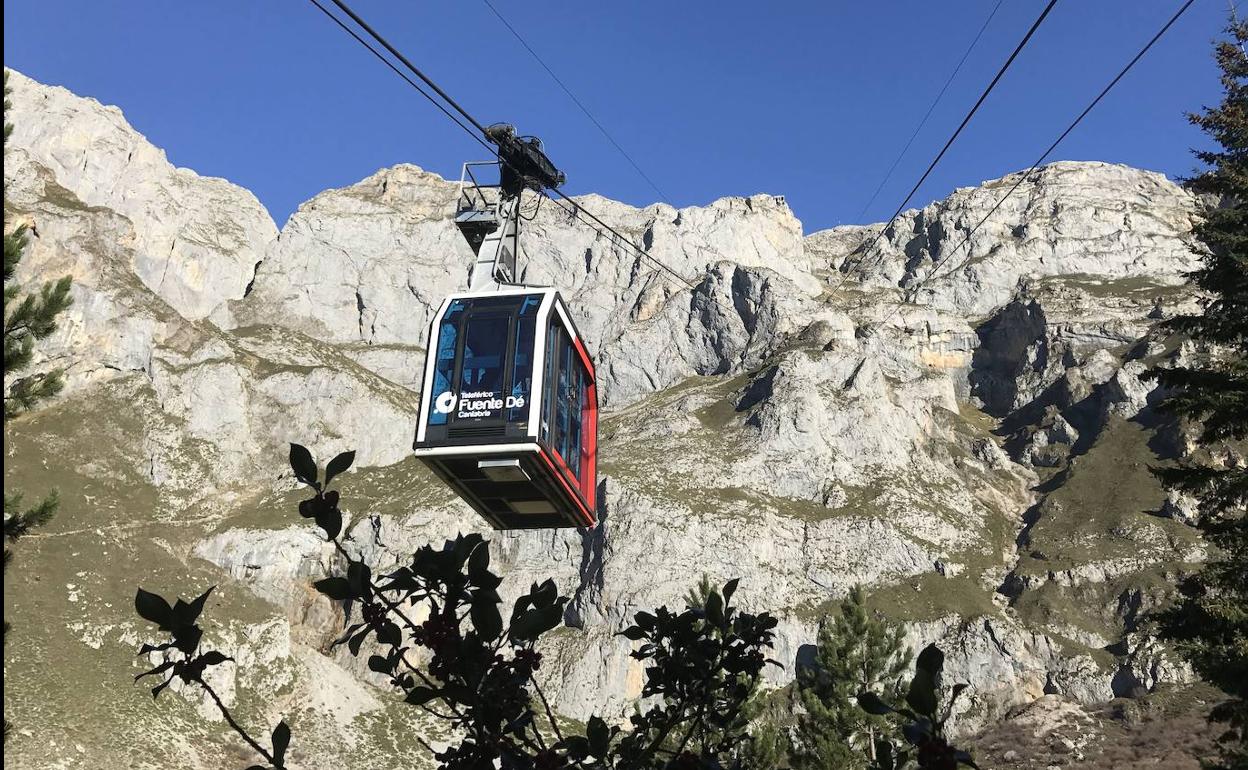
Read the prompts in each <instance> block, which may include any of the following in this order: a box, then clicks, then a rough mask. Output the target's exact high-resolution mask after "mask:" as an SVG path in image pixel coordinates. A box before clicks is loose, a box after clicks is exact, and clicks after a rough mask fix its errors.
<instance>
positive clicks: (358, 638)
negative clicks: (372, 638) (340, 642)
mask: <svg viewBox="0 0 1248 770" xmlns="http://www.w3.org/2000/svg"><path fill="white" fill-rule="evenodd" d="M370 631H372V629H371V628H365V629H364V630H363V631H361V632H359V633H358V634H356V635H355V636H353V637H351V638H350V639H348V640H347V649H348V650H350V651H351V654H352V655H359V654H360V645H361V644H364V638H365V637H367V636H368V634H369V632H370Z"/></svg>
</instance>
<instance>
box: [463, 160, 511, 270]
mask: <svg viewBox="0 0 1248 770" xmlns="http://www.w3.org/2000/svg"><path fill="white" fill-rule="evenodd" d="M482 166H493V167H495V168H499V169H500V171H501V164H500V163H499V162H498V161H470V162H468V163H465V164H464V168H463V172H462V173H461V174H460V179H459V196H458V199H457V201H456V209H455V224H456V225H457V226H458V227H459V229H460V232H462V233H463V234H464V237H465V238H466V239H467V240H468V244H469V245H470V246H472V247H473V249H474V250H475V251H476V254H477V256H476V260H475V261H474V262H473V264H472V270H471V272H470V273H469V276H468V290H469V291H484V290H488V289H490V288H495V289H501V288H503V287H504V286H515V285H517V281H518V279H519V272H518V266H517V260H518V258H519V255H520V196H519V195H514V196H506V195H504V194H503V191H502V189H501V187H500V185H498V184H482V183H481V182H480V181H479V180H478V179H477V175H476V172H475V171H474V169H476V168H479V167H482Z"/></svg>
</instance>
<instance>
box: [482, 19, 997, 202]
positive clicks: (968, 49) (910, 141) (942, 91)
mask: <svg viewBox="0 0 1248 770" xmlns="http://www.w3.org/2000/svg"><path fill="white" fill-rule="evenodd" d="M486 2H489V0H486ZM1004 2H1005V0H997V4H996V5H994V6H993V7H992V11H991V12H989V14H988V18H986V19H984V23H983V24H982V25H981V26H980V28H979V32H977V33H976V34H975V39H974V40H972V41H971V44H970V45H969V46H967V47H966V53H964V54H962V58H961V59H959V60H958V64H957V66H956V67H954V68H953V72H950V73H949V77H948V79H946V80H945V84H944V85H943V86H941V88H940V92H939V93H937V94H936V98H935V99H933V100H932V103H931V104H930V105H928V107H927V112H925V113H924V114H923V118H922V119H921V120H920V121H919V124H918V125H917V126H915V127H914V131H913V133H911V134H910V138H909V139H907V140H906V144H905V146H904V147H902V148H901V152H899V153H897V157H896V158H894V159H893V165H891V166H889V167H888V171H887V173H885V174H884V178H883V179H881V180H880V184H879V185H878V186H877V187H876V188H875V192H873V193H871V197H870V198H868V199H867V202H866V203H864V204H863V206H862V211H859V212H858V216H857V217H856V218H857V220H858V221H862V219H863V218H864V217H866V215H867V210H868V209H870V208H871V204H872V203H875V199H876V198H878V197H879V195H880V191H881V190H883V189H884V185H886V184H888V180H889V179H892V177H893V172H894V171H896V170H897V164H899V163H901V159H902V158H904V157H905V155H906V153H907V152H908V151H909V150H910V146H911V145H913V144H914V140H915V139H917V138H918V136H919V132H920V131H922V130H923V127H924V126H926V125H927V119H928V118H930V117H931V116H932V112H933V111H934V110H935V109H936V105H938V104H940V100H941V99H942V98H944V96H945V92H946V91H948V90H949V86H950V84H952V83H953V79H954V78H956V77H957V76H958V73H959V72H961V71H962V65H963V64H966V60H967V58H968V57H969V56H970V55H971V51H973V50H975V45H976V44H977V43H979V39H980V38H981V37H983V36H984V30H986V29H988V25H989V24H990V23H991V22H992V19H993V17H994V16H996V15H997V11H998V10H999V9H1000V8H1001V4H1002V3H1004Z"/></svg>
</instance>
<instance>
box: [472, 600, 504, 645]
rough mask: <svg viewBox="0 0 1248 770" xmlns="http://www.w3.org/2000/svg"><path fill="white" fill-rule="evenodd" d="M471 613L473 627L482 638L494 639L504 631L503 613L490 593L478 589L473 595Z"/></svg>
mask: <svg viewBox="0 0 1248 770" xmlns="http://www.w3.org/2000/svg"><path fill="white" fill-rule="evenodd" d="M489 593H490V594H492V593H494V592H493V591H490V592H489ZM470 614H471V616H472V627H473V628H475V629H476V630H477V635H478V636H480V637H481V638H482V639H485V640H487V641H493V640H495V639H497V638H498V637H499V636H500V635H501V634H502V633H503V616H502V613H500V612H499V611H498V604H497V603H496V602H495V601H494V599H493V597H491V596H490V595H489V594H483V593H482V592H480V591H478V592H477V593H475V594H474V595H473V597H472V609H471V612H470Z"/></svg>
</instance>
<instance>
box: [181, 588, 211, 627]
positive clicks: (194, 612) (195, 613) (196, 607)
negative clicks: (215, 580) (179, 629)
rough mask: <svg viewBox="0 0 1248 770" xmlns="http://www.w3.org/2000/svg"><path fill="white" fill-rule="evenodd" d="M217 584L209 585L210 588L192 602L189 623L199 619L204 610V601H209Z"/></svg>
mask: <svg viewBox="0 0 1248 770" xmlns="http://www.w3.org/2000/svg"><path fill="white" fill-rule="evenodd" d="M215 588H216V586H208V590H207V591H204V592H203V593H202V594H200V595H199V596H197V597H195V601H193V602H191V610H190V613H191V614H190V619H189V620H188V621H187V622H188V623H194V622H195V621H196V620H199V615H200V613H202V612H203V611H204V603H205V602H207V601H208V596H209V595H210V594H211V593H212V592H213V590H214V589H215Z"/></svg>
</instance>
